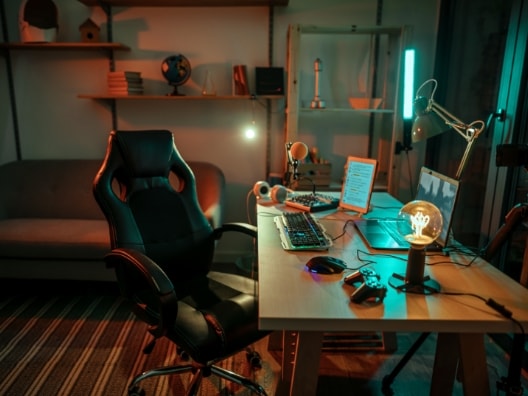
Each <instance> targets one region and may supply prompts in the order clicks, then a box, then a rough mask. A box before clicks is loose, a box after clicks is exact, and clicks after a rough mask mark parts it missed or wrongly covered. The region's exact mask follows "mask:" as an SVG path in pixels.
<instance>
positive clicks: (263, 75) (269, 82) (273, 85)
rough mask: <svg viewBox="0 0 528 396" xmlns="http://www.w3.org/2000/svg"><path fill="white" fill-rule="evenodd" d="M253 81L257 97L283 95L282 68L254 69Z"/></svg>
mask: <svg viewBox="0 0 528 396" xmlns="http://www.w3.org/2000/svg"><path fill="white" fill-rule="evenodd" d="M255 80H256V84H257V86H256V93H257V95H284V69H283V68H282V67H256V68H255Z"/></svg>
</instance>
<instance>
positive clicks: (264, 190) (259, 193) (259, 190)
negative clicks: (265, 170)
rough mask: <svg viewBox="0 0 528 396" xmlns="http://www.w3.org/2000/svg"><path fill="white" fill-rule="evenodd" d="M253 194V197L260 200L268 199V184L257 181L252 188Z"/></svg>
mask: <svg viewBox="0 0 528 396" xmlns="http://www.w3.org/2000/svg"><path fill="white" fill-rule="evenodd" d="M253 194H255V197H257V198H259V199H261V198H268V199H269V197H270V185H269V184H268V182H265V181H258V182H256V183H255V185H254V186H253Z"/></svg>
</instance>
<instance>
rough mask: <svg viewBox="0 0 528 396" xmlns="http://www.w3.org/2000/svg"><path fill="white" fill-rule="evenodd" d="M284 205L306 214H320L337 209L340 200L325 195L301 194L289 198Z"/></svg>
mask: <svg viewBox="0 0 528 396" xmlns="http://www.w3.org/2000/svg"><path fill="white" fill-rule="evenodd" d="M284 203H285V204H286V205H287V206H291V207H293V208H297V209H301V210H304V211H306V212H320V211H323V210H329V209H335V208H337V207H338V206H339V199H338V198H335V197H332V196H330V195H323V194H300V195H293V196H291V197H289V198H288V199H287V200H286V201H284Z"/></svg>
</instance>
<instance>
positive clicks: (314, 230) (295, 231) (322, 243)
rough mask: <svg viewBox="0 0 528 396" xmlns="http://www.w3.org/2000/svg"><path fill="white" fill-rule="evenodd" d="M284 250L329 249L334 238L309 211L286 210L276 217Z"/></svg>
mask: <svg viewBox="0 0 528 396" xmlns="http://www.w3.org/2000/svg"><path fill="white" fill-rule="evenodd" d="M275 224H276V226H277V228H278V229H279V234H280V238H281V244H282V247H283V248H284V250H327V249H328V248H329V247H330V246H332V244H333V243H332V239H331V238H330V237H329V236H328V235H327V234H326V231H325V229H324V227H323V226H322V225H321V224H320V223H319V222H318V221H317V220H316V219H315V218H314V217H313V216H312V215H311V214H310V213H309V212H284V213H282V214H281V215H280V216H277V217H275Z"/></svg>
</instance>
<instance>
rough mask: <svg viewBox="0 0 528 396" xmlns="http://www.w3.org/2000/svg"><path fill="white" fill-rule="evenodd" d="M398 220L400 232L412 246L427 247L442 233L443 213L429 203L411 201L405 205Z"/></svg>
mask: <svg viewBox="0 0 528 396" xmlns="http://www.w3.org/2000/svg"><path fill="white" fill-rule="evenodd" d="M398 220H400V221H398V231H399V232H400V234H401V235H402V236H403V237H404V238H405V240H407V242H409V243H410V244H411V245H418V246H422V247H425V246H427V245H429V244H431V243H433V242H434V240H435V239H436V238H438V236H439V235H440V233H441V232H442V213H440V210H439V209H438V208H437V207H436V206H435V205H433V204H432V203H430V202H427V201H411V202H409V203H408V204H406V205H404V206H403V208H401V210H400V213H399V214H398Z"/></svg>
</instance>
